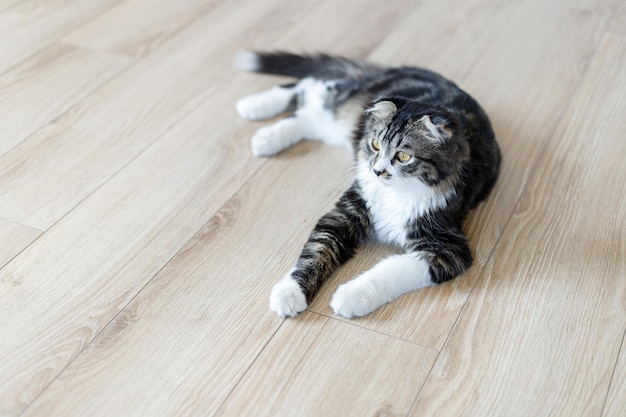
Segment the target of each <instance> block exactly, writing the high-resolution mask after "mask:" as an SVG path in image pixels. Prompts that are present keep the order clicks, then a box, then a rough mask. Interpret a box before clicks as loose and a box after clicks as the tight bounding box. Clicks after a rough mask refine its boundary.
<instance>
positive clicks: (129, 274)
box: [0, 4, 383, 415]
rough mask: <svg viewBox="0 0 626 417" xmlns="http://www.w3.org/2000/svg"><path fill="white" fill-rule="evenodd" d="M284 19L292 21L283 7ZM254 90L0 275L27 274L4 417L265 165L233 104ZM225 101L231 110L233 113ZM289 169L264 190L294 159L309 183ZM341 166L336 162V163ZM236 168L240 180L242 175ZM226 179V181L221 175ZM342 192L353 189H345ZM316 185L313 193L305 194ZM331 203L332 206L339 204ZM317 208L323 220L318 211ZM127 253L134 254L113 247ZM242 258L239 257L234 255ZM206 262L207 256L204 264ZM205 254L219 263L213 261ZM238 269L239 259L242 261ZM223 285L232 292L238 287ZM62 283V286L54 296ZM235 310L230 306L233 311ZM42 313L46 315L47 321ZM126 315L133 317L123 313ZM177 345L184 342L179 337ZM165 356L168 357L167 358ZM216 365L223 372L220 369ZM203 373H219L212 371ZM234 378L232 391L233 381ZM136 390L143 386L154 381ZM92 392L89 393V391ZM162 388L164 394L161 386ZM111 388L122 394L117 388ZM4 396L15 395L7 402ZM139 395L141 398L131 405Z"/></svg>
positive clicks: (220, 96) (107, 191)
mask: <svg viewBox="0 0 626 417" xmlns="http://www.w3.org/2000/svg"><path fill="white" fill-rule="evenodd" d="M382 6H383V5H382V4H381V7H382ZM294 12H295V9H294ZM282 13H283V17H286V14H285V13H286V10H285V9H283V11H282ZM318 18H321V17H319V16H318V17H317V18H312V17H309V18H307V19H306V20H305V22H304V23H303V24H310V25H311V27H316V26H317V25H318V22H319V21H318V20H316V19H318ZM373 18H375V16H373ZM307 22H308V23H307ZM368 23H369V22H367V21H364V22H362V26H360V27H362V28H363V30H366V29H368ZM381 28H383V26H381ZM360 34H361V32H360V31H355V32H354V34H353V36H354V37H355V38H356V37H358V36H360ZM333 36H334V35H333V34H332V32H329V35H328V36H326V37H320V39H325V40H326V43H327V44H328V45H331V44H333V43H334V38H333ZM274 81H275V80H274ZM257 84H258V81H257V80H254V78H252V77H250V76H249V75H245V74H242V75H241V76H239V77H237V79H235V80H233V81H232V82H231V83H229V84H228V88H226V87H225V86H222V87H223V88H222V89H221V90H220V91H219V93H217V94H216V95H214V96H213V97H212V98H211V99H210V100H207V101H206V102H205V103H203V105H202V106H201V107H200V108H199V109H197V110H196V111H195V112H194V113H193V114H192V115H191V116H190V117H189V118H188V119H186V120H185V121H183V122H182V123H179V124H178V125H177V126H176V127H175V128H173V129H172V130H171V131H169V132H168V133H167V134H166V135H165V136H164V137H163V138H162V139H161V140H160V141H158V142H157V143H156V144H154V145H153V146H152V147H150V148H149V149H148V150H147V151H146V152H144V153H143V154H142V155H140V156H139V157H138V158H137V159H136V160H135V161H133V163H132V164H130V165H129V166H128V167H126V168H125V170H124V171H123V172H122V173H121V174H120V175H119V176H116V177H114V178H113V179H111V180H110V181H109V182H107V183H106V184H105V185H104V186H102V187H101V188H100V189H99V190H98V192H97V193H96V194H94V195H93V196H92V197H90V198H88V199H87V200H85V201H84V202H83V203H81V204H80V205H79V206H78V207H77V208H75V209H74V210H72V211H71V213H69V214H68V215H67V216H65V217H64V218H63V220H62V221H60V222H59V223H57V224H55V226H54V227H53V228H51V229H50V230H49V231H48V232H47V233H46V236H44V238H47V239H41V240H40V241H39V242H38V244H37V245H34V246H33V247H31V248H29V249H30V251H29V252H26V253H24V254H23V256H22V257H20V258H19V259H16V260H14V262H13V263H12V264H10V265H8V266H7V267H6V268H5V269H4V270H2V271H0V274H2V273H4V274H5V275H6V276H12V277H18V278H19V282H20V285H19V289H16V290H14V291H12V292H11V294H10V295H9V296H8V298H9V299H10V302H9V303H7V304H6V305H3V306H2V310H0V318H3V317H4V318H7V320H6V321H5V322H3V323H2V324H4V325H5V328H6V327H8V326H15V325H20V326H23V327H25V328H27V329H29V330H28V331H23V332H21V333H20V334H16V335H15V337H11V338H9V339H8V340H6V343H5V344H4V346H0V349H2V351H1V352H0V354H1V355H3V356H5V357H7V358H10V360H8V363H9V365H7V366H6V367H5V368H4V369H1V370H0V375H3V376H4V375H6V377H5V378H4V379H2V380H0V387H6V391H5V392H7V393H11V392H12V393H19V394H18V395H15V396H14V397H13V398H12V400H9V401H7V402H6V403H5V404H3V406H4V407H5V409H6V410H9V411H7V413H14V412H17V410H23V409H24V408H26V407H27V406H28V405H29V403H30V401H32V399H34V398H36V397H37V396H38V395H39V393H40V392H41V391H42V390H43V389H44V388H46V386H47V385H48V384H49V383H50V381H52V380H54V379H55V378H56V376H57V375H58V372H59V371H60V370H62V369H63V368H64V367H65V366H66V365H67V363H69V362H71V361H72V360H73V359H74V358H75V356H76V355H78V354H79V353H80V352H81V351H83V349H85V347H86V346H87V345H88V344H89V343H90V341H91V339H93V338H94V337H95V336H96V335H97V334H98V332H99V331H100V330H101V329H102V328H103V327H104V326H105V325H106V323H108V322H109V321H110V320H112V319H113V318H114V317H115V316H116V314H117V313H118V312H119V311H120V310H121V309H126V307H125V306H126V304H127V303H128V302H129V301H130V300H131V299H133V297H135V295H136V294H137V292H139V291H140V290H141V289H142V288H143V287H144V286H145V285H146V283H147V282H148V281H149V280H150V279H151V278H152V277H153V276H154V274H156V273H157V271H159V270H160V269H161V268H162V267H163V265H164V264H165V263H166V262H167V261H168V260H169V259H171V257H172V256H173V255H174V254H175V253H176V252H177V251H178V250H180V248H181V247H182V243H183V242H186V241H187V240H188V239H190V237H191V234H190V233H191V232H192V231H195V230H197V229H198V228H199V227H200V225H201V224H203V223H204V222H206V221H207V220H208V219H209V217H210V216H212V215H213V214H214V213H215V211H217V209H218V208H219V207H220V206H221V205H222V204H223V203H224V201H226V199H228V198H229V197H230V196H231V195H232V193H234V192H235V191H237V190H238V188H239V187H240V186H241V185H242V184H243V183H244V182H245V181H246V180H247V179H248V178H250V177H251V176H252V174H253V173H254V172H255V171H256V170H257V169H258V167H259V166H260V165H261V164H262V162H263V160H262V159H255V160H251V159H250V158H251V156H250V153H249V151H247V150H248V138H249V137H250V135H251V134H252V132H253V131H254V129H255V128H258V125H256V126H255V125H254V124H250V123H248V122H245V121H243V120H240V119H238V117H237V116H236V114H235V112H234V103H235V100H236V99H237V98H239V97H241V96H243V95H245V94H249V93H251V92H253V91H254V86H255V85H257ZM224 103H231V104H230V105H229V106H225V105H224ZM234 129H238V130H234ZM305 149H307V148H306V147H304V148H302V149H300V150H299V151H297V152H296V153H295V154H292V156H293V155H298V154H299V153H302V152H303V150H305ZM325 152H328V153H333V154H336V155H337V158H339V159H340V160H343V161H345V163H346V165H345V166H344V167H343V168H342V169H341V171H340V172H345V171H346V170H347V166H348V164H349V156H348V155H347V153H345V152H342V151H339V150H337V149H327V150H325ZM284 162H285V164H283V165H281V166H280V167H275V168H274V169H275V170H276V171H272V172H271V173H269V174H266V175H265V176H262V178H263V181H264V183H263V187H264V188H270V187H273V186H276V187H277V188H276V192H278V193H279V195H280V194H282V193H284V189H281V187H280V184H276V181H275V178H276V177H279V176H281V175H285V172H286V171H287V170H286V169H285V166H286V163H289V164H290V166H291V169H293V172H294V175H292V176H291V178H290V179H289V181H290V184H292V186H293V185H295V184H297V180H298V179H300V174H297V173H298V172H300V169H301V167H300V166H299V165H298V164H294V163H293V162H294V161H284ZM314 163H316V159H314V158H313V159H311V162H310V164H314ZM334 165H335V166H337V164H336V163H335V164H334ZM238 167H239V169H240V171H239V172H238V175H233V173H234V172H235V171H237V170H238ZM316 171H317V166H314V165H311V167H310V168H309V171H308V172H309V174H308V175H309V177H310V179H311V181H315V175H314V174H315V172H316ZM224 172H227V173H229V175H222V173H224ZM327 175H328V176H329V177H328V179H327V180H326V182H327V183H328V185H329V186H330V187H332V190H333V191H334V194H333V198H334V196H335V195H337V193H339V192H340V191H341V190H340V189H337V186H336V184H334V183H333V182H332V181H330V179H331V178H333V176H336V175H337V171H334V172H333V171H328V173H327ZM313 184H315V182H313ZM257 186H258V185H257ZM343 186H344V184H342V187H341V188H343ZM298 187H299V185H298ZM311 188H312V187H311V186H309V187H308V188H305V189H303V192H304V191H306V190H308V189H311ZM266 194H267V193H266ZM303 196H304V194H303ZM282 198H285V199H286V201H291V199H292V198H293V196H290V195H285V196H283V197H282ZM268 201H269V200H268ZM311 204H312V205H313V206H315V207H316V210H318V209H319V208H318V207H317V205H318V204H319V201H318V200H317V199H316V200H312V201H311ZM261 206H267V202H265V203H262V204H261V203H259V204H255V205H253V212H252V213H257V208H258V207H261ZM324 207H325V209H328V208H329V207H330V202H329V203H328V205H326V206H324ZM316 213H317V215H319V214H321V213H319V212H318V211H316ZM220 216H221V215H220ZM283 216H284V215H283ZM218 218H219V217H218ZM89 219H97V220H98V221H97V223H98V224H97V226H95V227H94V225H93V224H92V221H91V220H89ZM274 223H277V222H274ZM251 224H252V221H251V220H250V221H247V222H245V223H244V224H243V225H244V227H245V229H244V230H243V232H242V233H244V235H247V233H253V232H252V231H251V230H250V225H251ZM298 225H300V223H299V221H298V222H296V224H294V227H293V228H295V229H297V226H298ZM299 233H301V235H302V237H301V239H302V240H304V239H305V237H306V235H307V234H308V230H306V229H301V230H299ZM274 235H276V232H275V231H274V232H272V233H271V234H268V237H270V239H274V238H272V237H271V236H274ZM241 239H242V238H241V236H239V237H238V238H237V242H241V241H242V240H241ZM118 247H123V248H125V249H124V251H117V250H115V248H118ZM227 247H231V248H232V246H227ZM292 250H293V253H292V256H291V259H293V258H294V257H295V254H296V252H297V251H298V250H299V248H298V247H295V246H294V247H293V248H292ZM237 253H238V252H233V255H236V254H237ZM64 254H67V255H64ZM42 258H45V259H46V262H40V263H38V264H37V265H34V266H33V265H31V263H30V262H29V260H30V259H42ZM202 259H203V261H204V259H205V258H204V257H203V258H202ZM208 259H209V260H211V261H212V260H214V259H215V257H208ZM291 259H290V260H289V261H288V262H291ZM234 262H239V261H238V255H236V257H235V259H234ZM286 262H287V261H286V260H284V259H283V262H282V263H278V264H276V265H275V267H279V268H281V269H282V268H283V265H285V264H286ZM230 268H231V269H232V268H233V266H231V267H230ZM201 273H202V274H203V275H202V276H201V277H200V278H202V277H205V276H206V275H207V274H210V273H212V271H211V270H208V271H206V270H203V271H201ZM282 273H283V272H282V271H281V272H280V273H275V274H272V275H270V276H268V280H267V281H265V282H264V285H266V286H267V288H266V289H264V291H263V293H269V288H270V287H271V285H272V284H273V283H274V281H275V279H276V278H277V277H278V276H280V275H281V274H282ZM54 277H62V279H61V282H62V283H63V284H61V282H59V281H58V279H57V280H55V279H53V278H54ZM168 281H169V280H168ZM226 284H228V285H232V282H226ZM60 286H62V287H63V288H65V290H62V291H55V290H56V289H57V288H58V287H60ZM235 295H236V294H235ZM259 300H260V301H259V306H260V305H262V306H263V308H262V311H263V312H264V313H266V314H267V317H270V318H272V319H274V316H273V315H272V314H270V312H269V311H268V310H267V307H266V297H262V298H260V299H259ZM234 303H235V301H233V300H231V301H230V302H229V304H228V308H230V307H231V306H232V305H233V304H234ZM44 311H45V312H46V315H45V318H43V319H42V313H43V312H44ZM10 312H14V313H13V314H17V317H19V320H17V319H14V320H12V321H11V320H8V317H9V316H10V315H11V314H10ZM121 317H125V316H124V315H123V314H122V316H121ZM235 318H237V316H235ZM265 329H267V328H265ZM248 333H249V332H247V331H245V332H243V335H244V336H245V337H248ZM193 336H195V333H194V334H193ZM236 336H237V337H240V336H241V335H239V334H237V335H236ZM173 340H177V337H175V338H174V339H173ZM261 341H262V340H261ZM97 343H99V342H96V344H97ZM258 343H259V340H254V343H253V344H252V345H251V348H250V349H245V350H244V352H242V355H253V354H254V349H258V348H259V345H258ZM133 346H134V344H133ZM158 346H160V345H158ZM194 346H195V345H194ZM231 346H232V344H229V343H227V344H226V345H218V347H219V348H220V349H230V348H231ZM156 354H157V355H161V353H160V352H157V353H156ZM244 357H245V356H238V358H240V359H242V361H243V362H242V365H245V364H246V361H245V360H243V358H244ZM219 358H220V357H219V356H218V359H219ZM219 363H221V362H218V364H219ZM212 364H213V365H212V366H217V365H218V364H216V363H214V362H213V363H212ZM209 365H210V364H209ZM40 366H41V367H43V368H40ZM187 366H191V367H192V368H195V367H196V366H197V364H196V363H195V362H193V363H190V364H188V365H187ZM243 369H245V367H244V368H243ZM68 372H69V371H68ZM118 372H119V370H118ZM206 372H221V370H219V369H211V368H207V370H206ZM233 375H234V376H236V375H237V374H236V373H235V374H233ZM131 379H132V378H131ZM210 380H212V379H210ZM220 380H221V379H220ZM194 381H197V380H194ZM94 382H95V381H94ZM231 382H232V383H233V384H234V383H235V382H236V379H235V380H233V381H231ZM55 386H56V385H52V386H51V387H50V388H49V389H48V391H46V392H51V393H52V395H53V398H55V399H56V398H57V397H56V396H57V395H58V394H55V393H56V392H58V391H57V390H56V389H55ZM138 387H140V388H142V389H145V388H144V387H145V384H140V385H139V386H138ZM83 388H84V389H88V388H87V386H85V387H83ZM90 388H91V389H92V390H94V393H93V394H90V395H87V396H85V397H76V396H75V394H74V393H75V392H76V390H75V387H72V388H70V390H69V392H70V395H67V394H61V395H62V396H63V397H66V398H67V402H64V403H63V404H59V405H58V407H68V408H67V409H64V411H59V412H58V414H60V415H69V414H68V413H70V412H72V411H71V410H75V409H76V410H80V409H81V407H85V406H88V405H85V404H83V405H78V404H77V403H75V402H76V401H78V402H80V401H81V400H82V399H91V398H93V396H94V395H96V393H95V391H98V392H99V391H101V389H102V381H99V382H97V383H96V384H95V385H90ZM155 388H157V389H167V387H160V386H158V387H155ZM214 388H215V387H213V389H214ZM66 389H68V387H67V386H66V385H64V384H61V385H59V390H60V391H62V392H64V391H65V390H66ZM112 389H114V390H117V389H119V386H115V387H112ZM127 392H129V393H130V392H132V390H127ZM224 392H225V393H227V391H224ZM46 395H47V394H44V395H43V396H42V397H40V398H42V400H41V401H43V402H42V404H43V405H42V406H41V408H40V407H39V406H33V407H31V408H29V411H28V412H29V413H30V412H32V413H35V414H37V413H43V415H56V414H57V412H50V411H49V410H50V407H51V406H50V405H49V404H47V403H46V401H45V400H44V399H45V398H47V397H46ZM0 397H4V396H0ZM6 398H10V397H9V395H7V396H6ZM134 398H136V397H133V400H134ZM163 398H164V399H167V398H169V397H167V396H165V397H163ZM218 400H219V398H218ZM120 401H121V402H122V403H123V401H122V400H120ZM207 401H208V399H207ZM216 401H217V400H216ZM209 404H210V406H211V407H217V406H218V405H219V403H218V404H213V403H212V402H210V403H209ZM138 406H139V407H140V409H139V410H138V413H139V415H143V414H142V413H143V411H145V409H146V407H147V406H146V404H145V403H139V404H138ZM31 410H32V411H31ZM42 410H43V411H42ZM167 410H169V409H168V408H165V409H164V412H166V411H167ZM91 413H92V412H91V411H90V412H88V414H91Z"/></svg>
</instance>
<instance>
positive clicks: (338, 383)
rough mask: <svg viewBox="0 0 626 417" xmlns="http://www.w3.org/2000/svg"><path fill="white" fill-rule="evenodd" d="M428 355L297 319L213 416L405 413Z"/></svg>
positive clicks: (340, 326) (339, 326)
mask: <svg viewBox="0 0 626 417" xmlns="http://www.w3.org/2000/svg"><path fill="white" fill-rule="evenodd" d="M372 346H376V349H372ZM436 355H437V352H436V351H434V350H430V349H425V348H423V347H420V346H417V345H414V344H411V343H407V342H404V341H401V340H398V339H393V338H390V337H387V336H384V335H381V334H379V333H374V332H371V331H367V330H365V329H362V328H359V327H356V326H353V325H350V324H347V323H342V322H339V321H336V320H332V319H328V318H325V317H324V316H319V315H317V314H311V313H304V314H303V315H302V316H301V317H300V318H298V320H287V321H286V322H285V323H284V324H283V326H281V328H280V329H279V330H278V332H277V334H276V336H275V337H273V338H272V340H271V341H270V343H269V344H268V345H267V346H266V347H265V349H264V350H263V353H262V354H261V355H260V356H259V358H258V359H257V360H256V361H255V362H254V365H253V366H252V367H251V368H250V370H249V371H248V372H247V374H246V376H245V377H244V379H243V380H242V382H241V383H240V384H238V385H237V388H236V389H235V390H234V391H233V394H232V395H231V396H229V398H228V400H227V401H226V403H225V404H224V406H223V407H222V408H221V409H220V411H219V412H218V413H217V415H216V417H226V416H250V415H257V416H258V415H262V416H285V417H290V416H306V415H308V416H333V415H337V416H346V417H347V416H355V417H356V416H383V415H384V416H400V415H406V413H407V412H408V411H409V408H410V407H411V404H412V402H413V399H414V398H415V393H416V392H417V391H418V390H419V388H420V387H421V385H422V383H423V380H424V378H425V377H426V375H427V374H428V372H429V371H430V368H431V366H432V363H433V361H434V359H435V357H436ZM322 364H323V365H322ZM320 365H322V366H320ZM338 369H350V370H351V371H350V372H337V370H338ZM303 392H306V393H307V395H306V396H302V395H301V394H302V393H303Z"/></svg>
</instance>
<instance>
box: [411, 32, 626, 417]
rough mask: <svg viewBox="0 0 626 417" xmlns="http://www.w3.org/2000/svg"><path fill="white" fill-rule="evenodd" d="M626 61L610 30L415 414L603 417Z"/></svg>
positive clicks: (620, 232) (622, 237)
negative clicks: (607, 172) (597, 215)
mask: <svg viewBox="0 0 626 417" xmlns="http://www.w3.org/2000/svg"><path fill="white" fill-rule="evenodd" d="M625 67H626V38H624V37H620V38H618V37H607V38H605V41H604V42H603V44H602V47H601V48H600V51H599V53H598V55H597V56H596V57H595V59H594V61H593V63H592V65H591V68H590V69H589V73H588V74H587V76H586V77H585V80H584V83H583V85H582V86H581V88H580V90H579V92H578V93H577V95H576V97H575V99H574V102H573V105H572V107H571V108H570V109H569V110H568V112H567V114H566V115H565V117H564V118H563V122H562V123H560V124H559V126H558V128H557V130H556V132H555V135H554V136H553V140H552V141H551V142H549V143H547V144H546V148H545V151H544V154H543V157H542V160H541V161H540V162H539V163H538V165H537V167H536V169H535V172H534V174H533V176H532V178H531V180H530V182H529V184H528V186H527V188H526V189H525V190H524V193H523V195H522V197H521V200H520V202H519V204H518V205H517V208H516V210H515V214H514V216H513V218H512V220H511V222H510V223H509V225H508V227H507V229H506V231H505V233H504V235H503V237H502V239H501V242H503V243H501V244H500V245H499V246H498V248H497V250H496V252H495V253H494V256H493V258H492V262H490V264H489V266H488V268H487V271H486V274H485V277H484V279H483V280H481V282H479V284H478V287H477V288H476V289H475V290H474V292H473V293H472V297H471V298H470V300H469V303H468V305H467V308H466V310H465V311H464V313H463V315H462V316H461V318H460V320H459V322H458V324H457V326H456V327H455V329H454V331H453V332H452V334H451V336H450V339H449V341H448V343H447V344H446V346H445V347H444V349H443V351H442V353H441V356H440V357H439V359H438V361H437V363H436V365H435V367H434V369H433V372H432V373H431V375H430V377H429V380H428V381H427V383H426V385H425V387H424V390H423V391H422V393H421V395H420V397H419V399H418V402H417V405H416V407H415V409H414V410H413V412H412V413H411V415H413V416H421V415H433V416H435V415H441V416H444V415H445V416H447V415H467V416H484V415H505V414H506V415H508V416H529V415H545V416H552V415H558V416H597V415H600V413H601V411H602V407H603V403H604V399H605V398H606V392H607V391H608V388H609V383H610V381H611V376H612V374H613V369H614V366H615V363H616V358H617V354H618V352H619V349H620V344H621V342H622V337H623V334H624V328H625V327H626V314H625V310H626V282H624V279H623V277H624V276H626V245H625V242H626V228H624V218H626V196H625V195H624V193H623V189H624V178H626V165H624V164H623V163H622V160H623V156H624V155H626V143H625V142H624V141H622V140H620V139H619V138H621V137H623V135H624V132H625V131H626V122H625V121H624V118H623V117H622V115H623V111H624V109H626V99H625V98H624V95H623V94H622V91H624V90H623V89H624V88H626V75H625V74H626V72H624V68H625ZM603 167H612V173H611V175H610V176H607V175H606V171H605V170H604V168H603ZM596 213H598V214H600V215H601V217H602V219H603V221H601V222H598V221H597V220H596V219H597V217H596V215H595V214H596ZM620 225H621V226H620ZM616 226H617V227H616ZM598 352H602V353H601V354H598Z"/></svg>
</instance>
